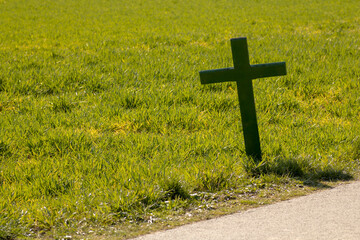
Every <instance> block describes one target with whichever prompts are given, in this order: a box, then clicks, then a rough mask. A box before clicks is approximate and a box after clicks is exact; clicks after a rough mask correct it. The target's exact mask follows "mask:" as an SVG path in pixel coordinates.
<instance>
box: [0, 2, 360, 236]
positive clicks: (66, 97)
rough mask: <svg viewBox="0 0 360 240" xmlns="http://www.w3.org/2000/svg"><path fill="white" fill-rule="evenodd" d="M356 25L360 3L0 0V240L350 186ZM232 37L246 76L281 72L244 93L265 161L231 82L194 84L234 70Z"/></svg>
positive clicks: (355, 167)
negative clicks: (249, 97) (249, 152)
mask: <svg viewBox="0 0 360 240" xmlns="http://www.w3.org/2000/svg"><path fill="white" fill-rule="evenodd" d="M359 13H360V5H359V2H358V1H356V0H346V1H337V0H330V1H329V0H328V1H310V0H307V1H295V0H288V1H283V0H277V1H267V0H264V1H245V0H244V1H232V0H222V1H202V0H197V1H195V0H186V1H176V0H173V1H161V0H156V1H140V0H139V1H138V0H133V1H120V0H87V1H85V0H79V1H71V0H60V1H50V0H47V1H39V0H26V1H25V0H23V1H22V0H6V1H4V0H0V32H1V34H0V239H14V238H22V237H35V236H51V237H54V238H61V236H65V235H74V236H75V235H78V236H82V234H85V235H86V234H88V233H89V232H92V233H94V232H95V233H96V232H97V231H98V230H99V229H103V228H106V227H108V226H116V225H121V224H138V223H142V222H146V221H148V219H149V217H150V216H151V217H153V218H154V219H163V220H164V221H165V220H166V219H167V218H166V216H168V215H169V214H173V213H174V212H180V213H184V212H186V211H188V210H189V209H194V208H197V207H198V206H200V205H201V206H202V205H204V204H205V205H206V202H207V201H208V200H209V199H210V198H209V197H208V196H209V194H220V193H222V192H224V191H226V192H232V193H236V194H235V195H236V196H237V198H238V199H239V201H240V202H241V201H242V202H243V203H245V202H249V201H250V200H249V199H248V198H245V197H244V196H247V194H249V193H251V194H252V195H259V193H260V191H261V189H270V190H271V189H272V191H282V190H281V189H282V188H283V187H285V186H290V185H291V186H294V187H295V188H296V186H298V185H299V184H300V185H301V186H303V185H304V184H305V185H314V183H318V182H320V181H336V180H348V179H351V178H355V177H356V175H357V173H358V172H359V159H360V133H359V128H360V124H359V117H360V98H359V87H360V83H359V82H360V58H359V56H360V40H359V39H360V17H359ZM235 37H247V41H248V45H249V54H250V62H251V64H259V63H270V62H279V61H285V62H286V65H287V72H288V74H287V75H286V76H281V77H272V78H265V79H256V80H254V82H253V85H254V93H255V101H256V108H257V117H258V124H259V132H260V138H261V146H262V150H263V153H264V161H263V162H261V163H256V162H254V161H252V160H251V159H248V158H247V157H246V155H245V151H244V143H243V136H242V126H241V121H240V111H239V106H238V101H237V92H236V85H235V83H221V84H212V85H206V86H204V85H201V84H200V79H199V71H201V70H208V69H215V68H224V67H232V56H231V49H230V39H231V38H235ZM315 185H316V184H315ZM278 186H281V187H278ZM292 189H294V188H292ZM260 197H261V196H260ZM212 199H213V198H212ZM225 199H226V198H222V200H223V201H226V200H225ZM209 201H210V200H209ZM125 235H126V234H125ZM79 238H81V237H79Z"/></svg>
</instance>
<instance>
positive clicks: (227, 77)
mask: <svg viewBox="0 0 360 240" xmlns="http://www.w3.org/2000/svg"><path fill="white" fill-rule="evenodd" d="M234 73H235V71H234V68H220V69H215V70H206V71H200V81H201V84H209V83H220V82H232V81H236V80H238V79H239V77H238V76H237V75H236V74H234Z"/></svg>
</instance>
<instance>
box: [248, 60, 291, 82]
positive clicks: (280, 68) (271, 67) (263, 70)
mask: <svg viewBox="0 0 360 240" xmlns="http://www.w3.org/2000/svg"><path fill="white" fill-rule="evenodd" d="M251 72H252V74H251V75H252V76H251V78H252V79H255V78H265V77H273V76H282V75H286V65H285V62H276V63H267V64H255V65H251Z"/></svg>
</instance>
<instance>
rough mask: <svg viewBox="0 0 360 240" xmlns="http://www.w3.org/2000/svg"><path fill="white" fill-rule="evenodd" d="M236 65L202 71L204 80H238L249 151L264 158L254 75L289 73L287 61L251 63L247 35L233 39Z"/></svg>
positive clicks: (201, 78) (203, 81)
mask: <svg viewBox="0 0 360 240" xmlns="http://www.w3.org/2000/svg"><path fill="white" fill-rule="evenodd" d="M231 50H232V55H233V62H234V67H233V68H222V69H215V70H207V71H200V80H201V83H202V84H209V83H219V82H236V83H237V90H238V95H239V103H240V112H241V120H242V126H243V132H244V140H245V151H246V154H247V155H248V156H250V157H252V158H254V159H255V160H257V161H261V148H260V139H259V130H258V125H257V120H256V111H255V101H254V92H253V86H252V79H255V78H264V77H273V76H281V75H286V66H285V62H278V63H268V64H256V65H250V61H249V52H248V47H247V42H246V38H233V39H231Z"/></svg>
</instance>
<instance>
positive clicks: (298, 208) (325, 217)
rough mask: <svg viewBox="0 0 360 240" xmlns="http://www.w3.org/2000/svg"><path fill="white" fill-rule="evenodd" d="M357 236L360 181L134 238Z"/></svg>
mask: <svg viewBox="0 0 360 240" xmlns="http://www.w3.org/2000/svg"><path fill="white" fill-rule="evenodd" d="M136 239H137V240H153V239H171V240H178V239H184V240H185V239H186V240H189V239H199V240H200V239H204V240H205V239H206V240H208V239H214V240H215V239H217V240H218V239H221V240H227V239H236V240H239V239H246V240H252V239H261V240H266V239H268V240H275V239H276V240H278V239H286V240H289V239H292V240H300V239H301V240H303V239H309V240H310V239H311V240H314V239H326V240H330V239H345V240H353V239H354V240H355V239H356V240H359V239H360V182H354V183H350V184H344V185H340V186H338V187H336V188H333V189H330V190H325V191H320V192H317V193H314V194H312V195H308V196H304V197H299V198H295V199H292V200H288V201H283V202H279V203H276V204H273V205H268V206H264V207H259V208H256V209H251V210H248V211H244V212H240V213H236V214H232V215H228V216H224V217H219V218H216V219H212V220H207V221H202V222H197V223H194V224H189V225H185V226H182V227H178V228H175V229H171V230H167V231H163V232H157V233H153V234H149V235H145V236H141V237H139V238H136Z"/></svg>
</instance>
